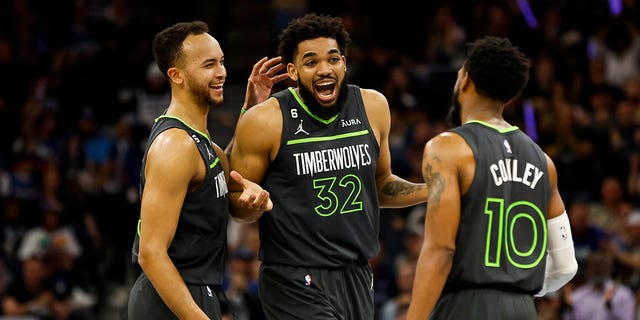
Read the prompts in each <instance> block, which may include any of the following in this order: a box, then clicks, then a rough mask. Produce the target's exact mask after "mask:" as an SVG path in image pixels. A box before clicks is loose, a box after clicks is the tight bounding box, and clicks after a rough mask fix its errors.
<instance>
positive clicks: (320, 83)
mask: <svg viewBox="0 0 640 320" xmlns="http://www.w3.org/2000/svg"><path fill="white" fill-rule="evenodd" d="M332 84H333V82H331V81H329V82H319V83H317V84H316V85H318V86H330V85H332Z"/></svg>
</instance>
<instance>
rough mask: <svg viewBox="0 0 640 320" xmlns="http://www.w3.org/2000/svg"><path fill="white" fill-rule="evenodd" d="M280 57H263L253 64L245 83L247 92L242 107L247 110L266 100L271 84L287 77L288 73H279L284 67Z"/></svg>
mask: <svg viewBox="0 0 640 320" xmlns="http://www.w3.org/2000/svg"><path fill="white" fill-rule="evenodd" d="M281 61H282V58H281V57H279V56H278V57H273V58H271V59H268V58H267V57H264V58H262V59H260V60H258V62H256V63H255V64H254V65H253V69H252V70H251V75H249V80H248V83H247V92H246V96H245V103H244V106H243V108H244V109H245V110H248V109H249V108H251V107H253V106H254V105H256V104H258V103H260V102H262V101H265V100H267V98H269V95H270V94H271V89H272V88H273V86H274V85H275V84H276V83H278V82H280V81H282V80H284V79H287V78H288V77H289V74H288V73H286V72H285V73H279V72H280V71H281V70H282V69H284V64H282V63H281Z"/></svg>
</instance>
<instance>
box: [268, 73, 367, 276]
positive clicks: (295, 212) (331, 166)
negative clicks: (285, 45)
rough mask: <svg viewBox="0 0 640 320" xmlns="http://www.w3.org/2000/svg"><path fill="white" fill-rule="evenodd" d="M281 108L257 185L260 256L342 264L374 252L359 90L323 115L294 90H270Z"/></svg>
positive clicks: (289, 262)
mask: <svg viewBox="0 0 640 320" xmlns="http://www.w3.org/2000/svg"><path fill="white" fill-rule="evenodd" d="M275 97H276V98H277V99H278V101H279V103H280V109H281V110H282V117H283V125H282V139H281V143H280V149H279V151H278V154H277V156H276V158H275V159H274V160H273V162H272V163H271V165H270V166H269V169H268V170H267V173H266V175H265V178H264V180H263V185H264V188H265V189H266V190H268V191H269V193H270V196H271V199H272V201H273V204H274V206H273V210H272V211H270V212H265V214H264V215H263V216H262V217H261V218H260V222H259V223H260V243H261V248H260V258H261V259H262V260H263V261H265V262H269V263H276V264H282V265H293V266H309V267H320V268H324V267H328V268H331V267H341V266H344V265H347V264H352V263H355V262H366V260H367V259H369V258H371V257H374V256H375V255H376V254H377V253H378V231H379V226H378V224H379V206H378V194H377V188H376V180H375V173H376V161H377V159H378V154H379V147H378V143H377V141H376V139H375V136H374V134H373V131H372V129H371V126H370V125H369V121H368V119H367V115H366V112H365V109H364V103H363V101H362V95H361V93H360V88H358V87H356V86H351V85H350V86H349V87H348V96H347V98H346V100H345V102H344V105H343V107H342V108H341V111H340V112H339V113H338V114H337V115H336V116H335V117H333V118H331V119H329V120H324V119H321V118H319V117H317V116H316V115H314V114H312V113H311V112H310V111H309V110H308V108H307V107H306V106H305V105H304V103H303V102H302V100H301V99H300V98H299V97H298V96H297V93H296V92H295V90H294V89H293V88H289V90H284V91H281V92H279V93H277V94H275Z"/></svg>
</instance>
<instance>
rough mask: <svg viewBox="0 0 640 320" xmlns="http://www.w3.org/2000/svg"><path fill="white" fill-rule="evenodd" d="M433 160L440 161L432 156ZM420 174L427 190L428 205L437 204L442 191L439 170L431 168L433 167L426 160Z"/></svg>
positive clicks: (442, 186)
mask: <svg viewBox="0 0 640 320" xmlns="http://www.w3.org/2000/svg"><path fill="white" fill-rule="evenodd" d="M433 160H434V161H438V162H440V159H439V158H438V157H434V158H433ZM422 175H423V177H424V182H425V183H426V184H427V189H428V190H429V205H437V204H438V203H440V197H442V193H443V192H444V187H445V181H444V178H443V177H442V175H441V174H440V172H438V171H434V170H433V167H431V164H430V163H429V162H428V161H426V164H425V166H424V168H423V172H422Z"/></svg>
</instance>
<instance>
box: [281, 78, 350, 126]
mask: <svg viewBox="0 0 640 320" xmlns="http://www.w3.org/2000/svg"><path fill="white" fill-rule="evenodd" d="M289 92H291V94H292V95H293V97H294V98H295V99H296V101H298V104H300V106H301V107H302V109H304V111H306V112H307V113H308V114H309V115H310V116H311V117H312V118H314V119H316V120H318V121H320V122H322V123H324V124H329V123H331V122H333V121H334V120H336V119H337V118H338V115H339V114H336V115H334V116H333V117H331V118H330V119H327V120H325V119H322V118H320V117H318V116H316V115H315V114H313V112H311V110H309V108H308V107H307V105H305V104H304V102H303V101H302V99H301V98H300V97H299V96H298V93H296V90H295V89H293V88H292V87H289Z"/></svg>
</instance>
